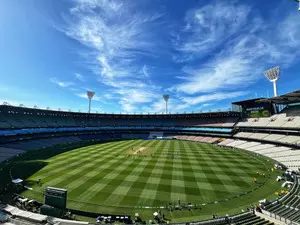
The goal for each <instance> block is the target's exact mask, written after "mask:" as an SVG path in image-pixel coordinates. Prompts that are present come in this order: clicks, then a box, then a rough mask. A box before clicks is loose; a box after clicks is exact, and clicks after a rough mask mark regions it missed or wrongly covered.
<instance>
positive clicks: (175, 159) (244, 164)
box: [23, 140, 270, 212]
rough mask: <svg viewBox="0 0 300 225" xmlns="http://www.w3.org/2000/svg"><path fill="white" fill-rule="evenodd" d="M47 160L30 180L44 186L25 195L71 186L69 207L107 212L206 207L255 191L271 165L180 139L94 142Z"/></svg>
mask: <svg viewBox="0 0 300 225" xmlns="http://www.w3.org/2000/svg"><path fill="white" fill-rule="evenodd" d="M139 148H141V149H145V148H146V149H147V154H132V152H133V151H132V149H139ZM149 149H150V150H149ZM45 161H46V162H47V163H48V164H47V165H46V166H45V167H44V168H42V169H41V170H39V171H38V172H36V173H35V174H33V175H32V176H31V177H29V178H28V180H29V181H37V180H38V179H41V181H42V185H41V186H39V185H33V186H32V188H33V190H32V191H30V190H28V191H25V192H24V193H23V194H24V195H25V196H27V197H31V198H35V199H38V200H40V201H42V200H43V197H42V194H39V193H42V192H43V190H44V189H45V188H46V187H48V186H52V187H58V188H66V189H68V207H69V208H74V209H79V210H87V211H97V210H102V211H103V210H105V207H108V209H109V210H107V212H115V211H114V207H123V208H135V207H146V206H149V207H160V206H166V204H169V203H173V204H177V203H178V201H179V200H180V202H181V204H185V203H192V204H195V203H196V204H201V205H202V204H203V203H209V202H216V201H220V200H223V199H227V198H230V197H233V196H236V195H239V194H241V193H244V192H246V191H250V190H253V189H254V188H255V187H256V186H257V185H258V184H255V183H253V178H254V177H257V172H259V173H267V171H268V170H269V169H270V165H268V164H267V163H266V160H265V159H262V158H259V157H254V156H251V155H249V154H247V153H245V152H242V151H239V150H234V149H229V148H221V147H218V146H215V145H212V144H204V143H196V142H188V141H177V140H124V141H118V142H108V143H102V144H95V145H91V146H87V147H82V148H78V149H75V150H72V151H68V152H65V153H62V154H59V155H57V156H54V157H52V158H50V159H47V160H45ZM268 167H269V168H268ZM257 179H258V181H259V182H263V181H265V179H266V178H265V177H262V176H261V177H258V178H257ZM32 183H34V182H32Z"/></svg>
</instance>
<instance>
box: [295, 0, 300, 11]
mask: <svg viewBox="0 0 300 225" xmlns="http://www.w3.org/2000/svg"><path fill="white" fill-rule="evenodd" d="M295 1H296V2H298V3H299V7H298V10H299V11H300V0H295Z"/></svg>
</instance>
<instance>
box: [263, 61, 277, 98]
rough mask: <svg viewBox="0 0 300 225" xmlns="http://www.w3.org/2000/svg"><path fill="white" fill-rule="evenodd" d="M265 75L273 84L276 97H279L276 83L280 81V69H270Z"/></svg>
mask: <svg viewBox="0 0 300 225" xmlns="http://www.w3.org/2000/svg"><path fill="white" fill-rule="evenodd" d="M264 74H265V76H266V77H267V78H268V79H269V81H270V82H272V83H273V88H274V96H275V97H276V96H277V85H276V81H277V80H278V79H279V74H280V67H279V66H276V67H274V68H272V69H269V70H267V71H265V72H264Z"/></svg>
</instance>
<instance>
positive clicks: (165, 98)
mask: <svg viewBox="0 0 300 225" xmlns="http://www.w3.org/2000/svg"><path fill="white" fill-rule="evenodd" d="M169 97H170V96H169V95H163V98H164V100H165V102H166V114H168V100H169Z"/></svg>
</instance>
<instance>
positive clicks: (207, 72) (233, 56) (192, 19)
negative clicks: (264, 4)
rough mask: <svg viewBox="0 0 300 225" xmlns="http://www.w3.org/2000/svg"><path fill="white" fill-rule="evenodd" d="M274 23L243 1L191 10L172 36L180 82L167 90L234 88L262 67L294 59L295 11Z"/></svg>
mask: <svg viewBox="0 0 300 225" xmlns="http://www.w3.org/2000/svg"><path fill="white" fill-rule="evenodd" d="M216 8H217V9H220V10H216ZM276 22H277V24H270V23H268V22H267V21H264V19H262V17H261V16H260V15H259V14H257V13H256V12H255V13H254V12H252V11H251V8H249V7H247V6H246V5H241V4H232V3H230V4H229V3H225V2H222V3H219V2H218V3H216V4H215V5H206V6H204V7H202V8H199V9H194V10H191V11H189V12H188V13H187V16H186V25H185V29H184V30H183V31H182V32H181V33H179V34H178V35H177V37H176V38H174V43H175V48H176V49H177V50H179V51H180V53H181V54H180V55H179V56H178V55H175V56H174V60H175V62H180V63H182V62H185V66H183V67H182V72H183V74H184V75H181V76H178V77H177V78H178V79H180V81H181V82H180V83H179V84H178V85H175V86H173V87H172V88H171V89H170V90H177V91H178V92H179V93H182V92H183V93H187V94H196V93H210V92H215V91H233V90H236V89H241V88H246V87H247V86H249V85H251V84H253V83H255V82H257V81H258V80H259V79H261V78H264V76H263V71H264V70H266V69H268V68H270V67H273V66H275V65H277V64H279V65H283V66H289V65H291V64H293V63H295V59H296V57H297V56H299V55H300V31H299V30H300V23H298V15H296V14H292V15H289V16H287V17H285V18H284V20H283V21H282V22H278V21H276ZM184 37H186V38H184ZM221 47H222V48H221ZM203 56H206V57H205V60H202V61H201V62H200V63H199V57H203Z"/></svg>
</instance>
